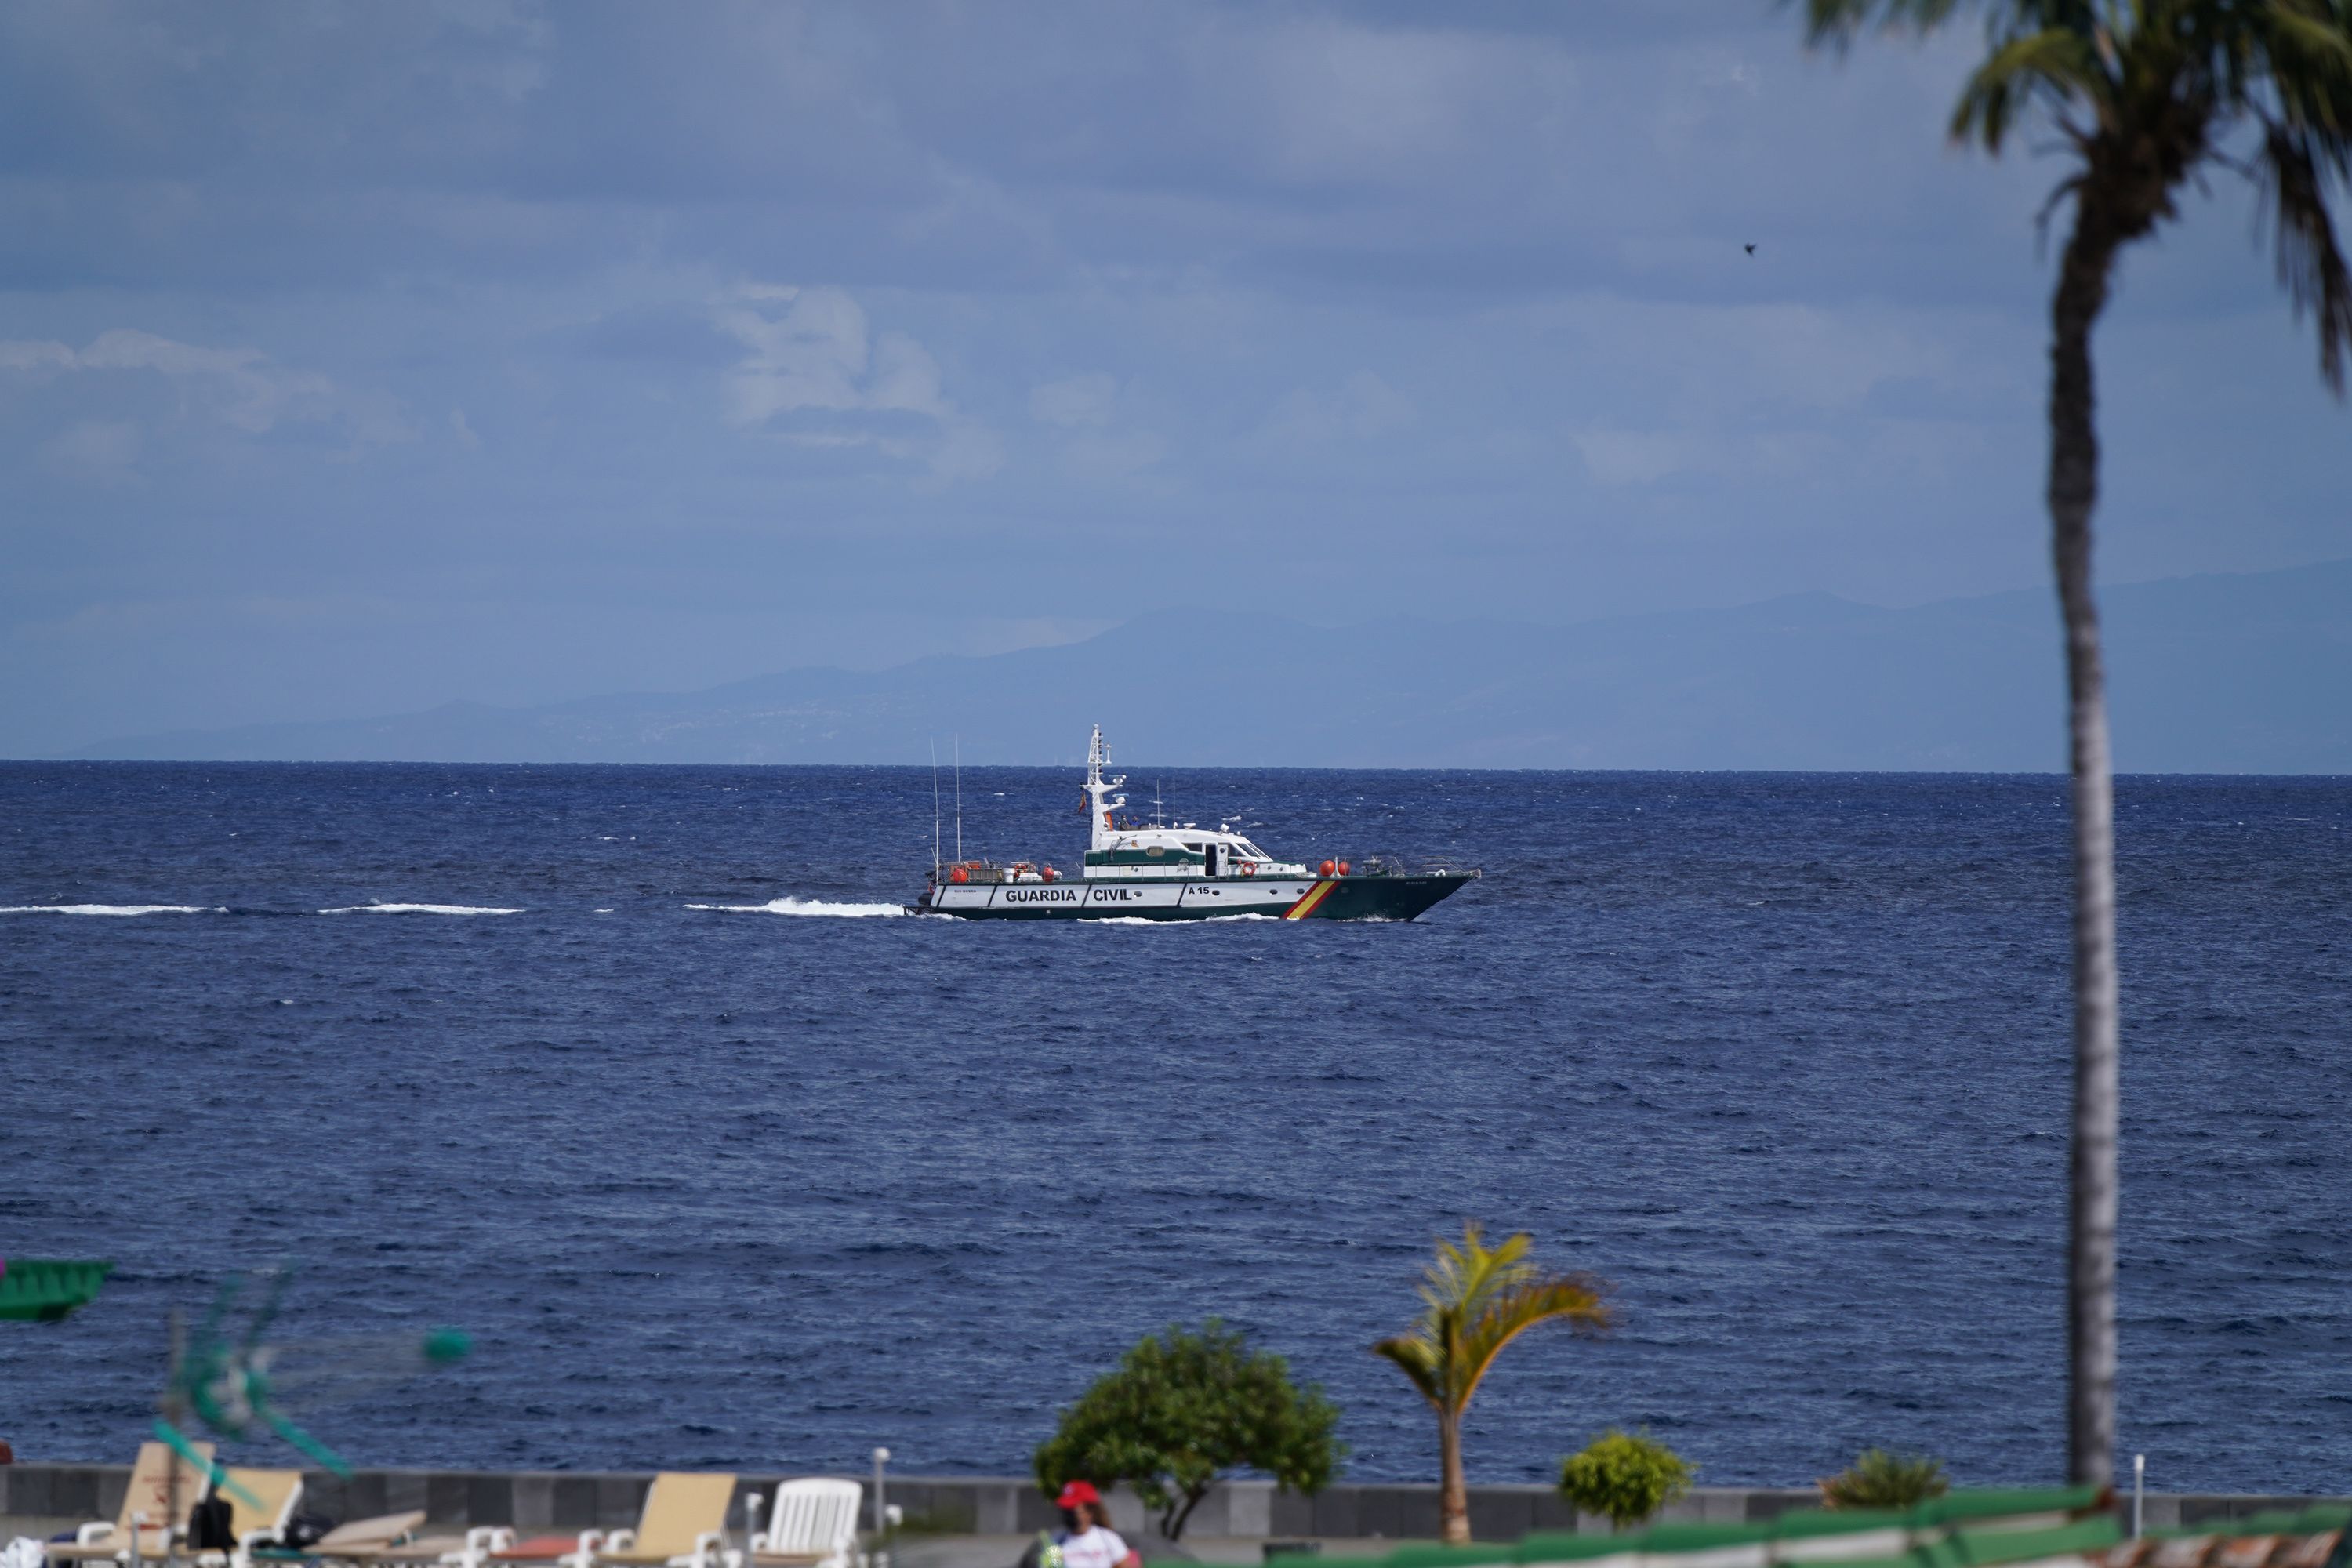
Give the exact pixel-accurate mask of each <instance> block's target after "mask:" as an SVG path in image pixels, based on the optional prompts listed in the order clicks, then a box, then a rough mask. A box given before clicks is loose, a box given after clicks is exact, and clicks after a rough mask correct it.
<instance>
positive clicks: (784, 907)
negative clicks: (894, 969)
mask: <svg viewBox="0 0 2352 1568" xmlns="http://www.w3.org/2000/svg"><path fill="white" fill-rule="evenodd" d="M686 907H687V908H688V909H689V910H717V911H719V912H720V913H723V914H730V915H830V916H832V917H834V918H835V919H836V920H853V921H856V920H887V919H888V918H889V917H891V916H894V915H903V914H905V913H906V912H907V911H906V910H904V909H903V908H901V907H900V906H898V905H897V904H836V903H832V902H829V901H827V900H824V899H792V898H785V899H770V900H768V901H767V902H766V903H764V904H688V905H687V906H686Z"/></svg>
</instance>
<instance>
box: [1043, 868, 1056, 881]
mask: <svg viewBox="0 0 2352 1568" xmlns="http://www.w3.org/2000/svg"><path fill="white" fill-rule="evenodd" d="M1054 876H1055V872H1054V868H1052V867H1051V866H1048V867H1046V868H1045V880H1047V881H1049V882H1050V881H1052V880H1053V879H1054Z"/></svg>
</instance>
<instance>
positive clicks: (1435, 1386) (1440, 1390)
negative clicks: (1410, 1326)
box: [1372, 1332, 1445, 1405]
mask: <svg viewBox="0 0 2352 1568" xmlns="http://www.w3.org/2000/svg"><path fill="white" fill-rule="evenodd" d="M1372 1353H1373V1354H1374V1355H1376V1356H1383V1357H1386V1358H1387V1359H1388V1360H1390V1361H1392V1362H1394V1363H1396V1364H1397V1365H1398V1366H1399V1367H1400V1368H1401V1369H1402V1371H1403V1373H1404V1374H1405V1376H1407V1377H1409V1378H1411V1379H1412V1385H1413V1386H1414V1387H1415V1388H1417V1389H1419V1390H1421V1396H1422V1397H1423V1399H1426V1400H1428V1401H1429V1402H1430V1403H1431V1404H1432V1405H1443V1404H1444V1393H1445V1390H1444V1386H1443V1384H1442V1383H1441V1382H1440V1377H1441V1373H1442V1370H1443V1369H1442V1368H1441V1366H1440V1364H1439V1360H1440V1358H1439V1354H1438V1350H1437V1347H1436V1346H1435V1345H1434V1344H1433V1343H1432V1342H1430V1341H1429V1340H1427V1339H1425V1338H1424V1337H1423V1336H1422V1335H1421V1334H1419V1333H1417V1332H1416V1333H1404V1334H1398V1335H1396V1336H1395V1337H1394V1338H1392V1339H1385V1340H1382V1341H1381V1342H1380V1343H1378V1344H1376V1345H1374V1346H1373V1347H1372Z"/></svg>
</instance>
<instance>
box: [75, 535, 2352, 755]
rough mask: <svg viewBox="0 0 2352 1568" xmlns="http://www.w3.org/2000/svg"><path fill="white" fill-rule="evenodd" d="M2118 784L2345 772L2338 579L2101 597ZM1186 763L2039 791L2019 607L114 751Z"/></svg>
mask: <svg viewBox="0 0 2352 1568" xmlns="http://www.w3.org/2000/svg"><path fill="white" fill-rule="evenodd" d="M2101 597H2102V603H2103V606H2104V612H2105V623H2106V629H2107V648H2108V657H2109V669H2110V673H2111V679H2112V693H2113V704H2114V715H2115V732H2116V762H2117V765H2118V767H2119V768H2121V769H2122V770H2124V771H2126V772H2139V773H2352V561H2347V562H2336V563H2328V564H2325V565H2320V566H2308V567H2298V568H2294V569H2293V570H2289V571H2283V572H2268V573H2259V574H2247V575H2238V576H2220V575H2216V576H2199V577H2184V578H2175V579H2172V580H2169V581H2166V582H2159V583H2143V584H2128V585H2124V586H2117V587H2110V588H2107V589H2105V591H2104V592H2103V594H2102V596H2101ZM1093 721H1101V723H1102V724H1103V725H1104V727H1105V729H1106V731H1108V733H1109V734H1110V736H1111V738H1112V739H1113V740H1114V741H1115V742H1117V743H1118V748H1119V753H1120V754H1121V755H1122V756H1124V757H1132V758H1136V759H1139V760H1141V759H1147V758H1148V759H1150V760H1151V761H1152V762H1155V763H1158V762H1162V761H1164V762H1167V763H1184V764H1191V765H1195V766H1218V765H1228V766H1259V767H1264V766H1282V765H1300V766H1307V765H1323V766H1360V767H1486V768H1516V767H1541V768H1694V769H1706V768H1791V769H1814V770H1833V771H1843V770H1888V769H1897V770H1927V771H1968V772H1978V771H1981V772H2045V771H2057V770H2060V769H2063V766H2064V763H2065V749H2064V730H2063V701H2062V687H2061V684H2060V664H2059V644H2058V626H2057V613H2056V610H2055V608H2054V607H2053V604H2052V600H2051V596H2050V595H2048V594H2046V593H2042V592H2018V593H2008V594H1996V595H1990V596H1988V597H1983V598H1973V599H1956V600H1951V601H1948V602H1946V603H1941V604H1934V605H1922V606H1919V607H1916V608H1913V609H1905V610H1886V609H1877V608H1874V607H1872V606H1869V605H1857V604H1853V603H1851V602H1849V601H1847V600H1843V599H1839V598H1835V597H1832V595H1827V594H1802V595H1795V596H1793V597H1790V598H1782V599H1772V600H1768V601H1766V602H1764V603H1761V604H1755V605H1744V606H1741V607H1739V608H1737V609H1728V610H1696V611H1686V612H1678V613H1674V614H1664V615H1646V616H1625V617H1622V618H1618V619H1612V620H1603V621H1592V622H1587V623H1584V624H1581V625H1578V626H1527V625H1515V624H1508V623H1501V622H1476V621H1473V622H1460V623H1443V622H1436V621H1418V620H1386V621H1379V622H1373V623H1369V624H1366V625H1362V626H1343V627H1338V628H1326V627H1317V626H1307V625H1305V624H1302V623H1300V622H1297V621H1294V620H1287V619H1285V618H1283V617H1281V616H1272V615H1261V614H1250V613H1242V612H1225V611H1213V610H1175V611H1166V612H1160V613H1155V614H1151V615H1147V616H1139V618H1137V619H1135V620H1133V621H1130V622H1129V623H1127V624H1126V625H1124V626H1118V627H1117V628H1115V629H1114V630H1111V631H1108V632H1105V633H1103V634H1102V635H1101V636H1099V637H1094V638H1092V639H1090V640H1088V641H1086V642H1082V643H1074V644H1068V645H1065V646H1062V647H1043V648H1029V649H1024V650H1023V651H1021V652H1017V653H1007V654H999V655H996V656H993V657H991V658H923V659H918V660H916V661H915V662H913V663H911V664H907V665H902V666H900V667H898V668H895V669H887V670H882V671H878V672H875V673H870V674H857V673H851V672H848V671H844V670H839V669H796V670H791V671H787V672H786V673H784V674H781V675H767V676H761V677H758V678H756V679H750V680H739V681H735V682H733V683H731V684H730V685H726V686H719V687H714V688H712V689H709V690H707V691H695V692H686V693H678V694H664V695H636V696H615V697H595V698H588V699H584V700H580V701H576V702H561V703H554V704H551V705H549V706H546V707H539V708H523V709H500V708H489V707H484V706H482V705H480V704H478V703H471V702H453V703H450V704H448V705H446V706H445V707H441V708H436V709H433V710H429V711H426V712H422V713H404V714H398V715H394V716H393V717H389V718H381V719H347V720H328V721H320V722H315V723H289V724H257V725H249V726H246V727H243V728H239V729H233V730H211V731H180V732H176V733H170V734H160V735H143V736H135V737H132V738H130V739H127V740H120V741H113V742H107V743H105V744H102V745H98V746H93V747H90V748H89V749H88V750H87V751H85V752H82V753H81V754H82V755H84V756H87V757H108V758H132V757H149V758H177V759H184V760H189V761H257V760H287V761H322V762H323V761H352V762H357V761H415V762H561V763H572V762H583V763H584V762H606V763H920V762H923V761H924V760H925V759H926V758H927V756H928V755H929V750H928V747H929V742H931V741H932V740H933V739H934V738H936V739H937V740H938V741H939V742H940V750H941V752H942V754H943V755H944V753H945V752H946V751H947V742H948V738H949V737H950V736H951V735H955V736H960V737H961V751H962V756H963V760H964V761H965V762H967V763H1046V762H1056V761H1064V762H1066V761H1073V760H1075V759H1076V758H1077V757H1079V756H1080V755H1082V754H1083V752H1084V747H1085V742H1086V735H1087V725H1088V724H1089V723H1091V722H1093Z"/></svg>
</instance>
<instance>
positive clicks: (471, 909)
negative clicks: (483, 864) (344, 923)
mask: <svg viewBox="0 0 2352 1568" xmlns="http://www.w3.org/2000/svg"><path fill="white" fill-rule="evenodd" d="M319 912H320V914H322V915H519V914H520V913H522V911H521V910H500V909H492V908H489V907H488V906H486V905H481V904H352V905H348V906H346V907H345V908H343V909H340V910H320V911H319Z"/></svg>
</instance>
